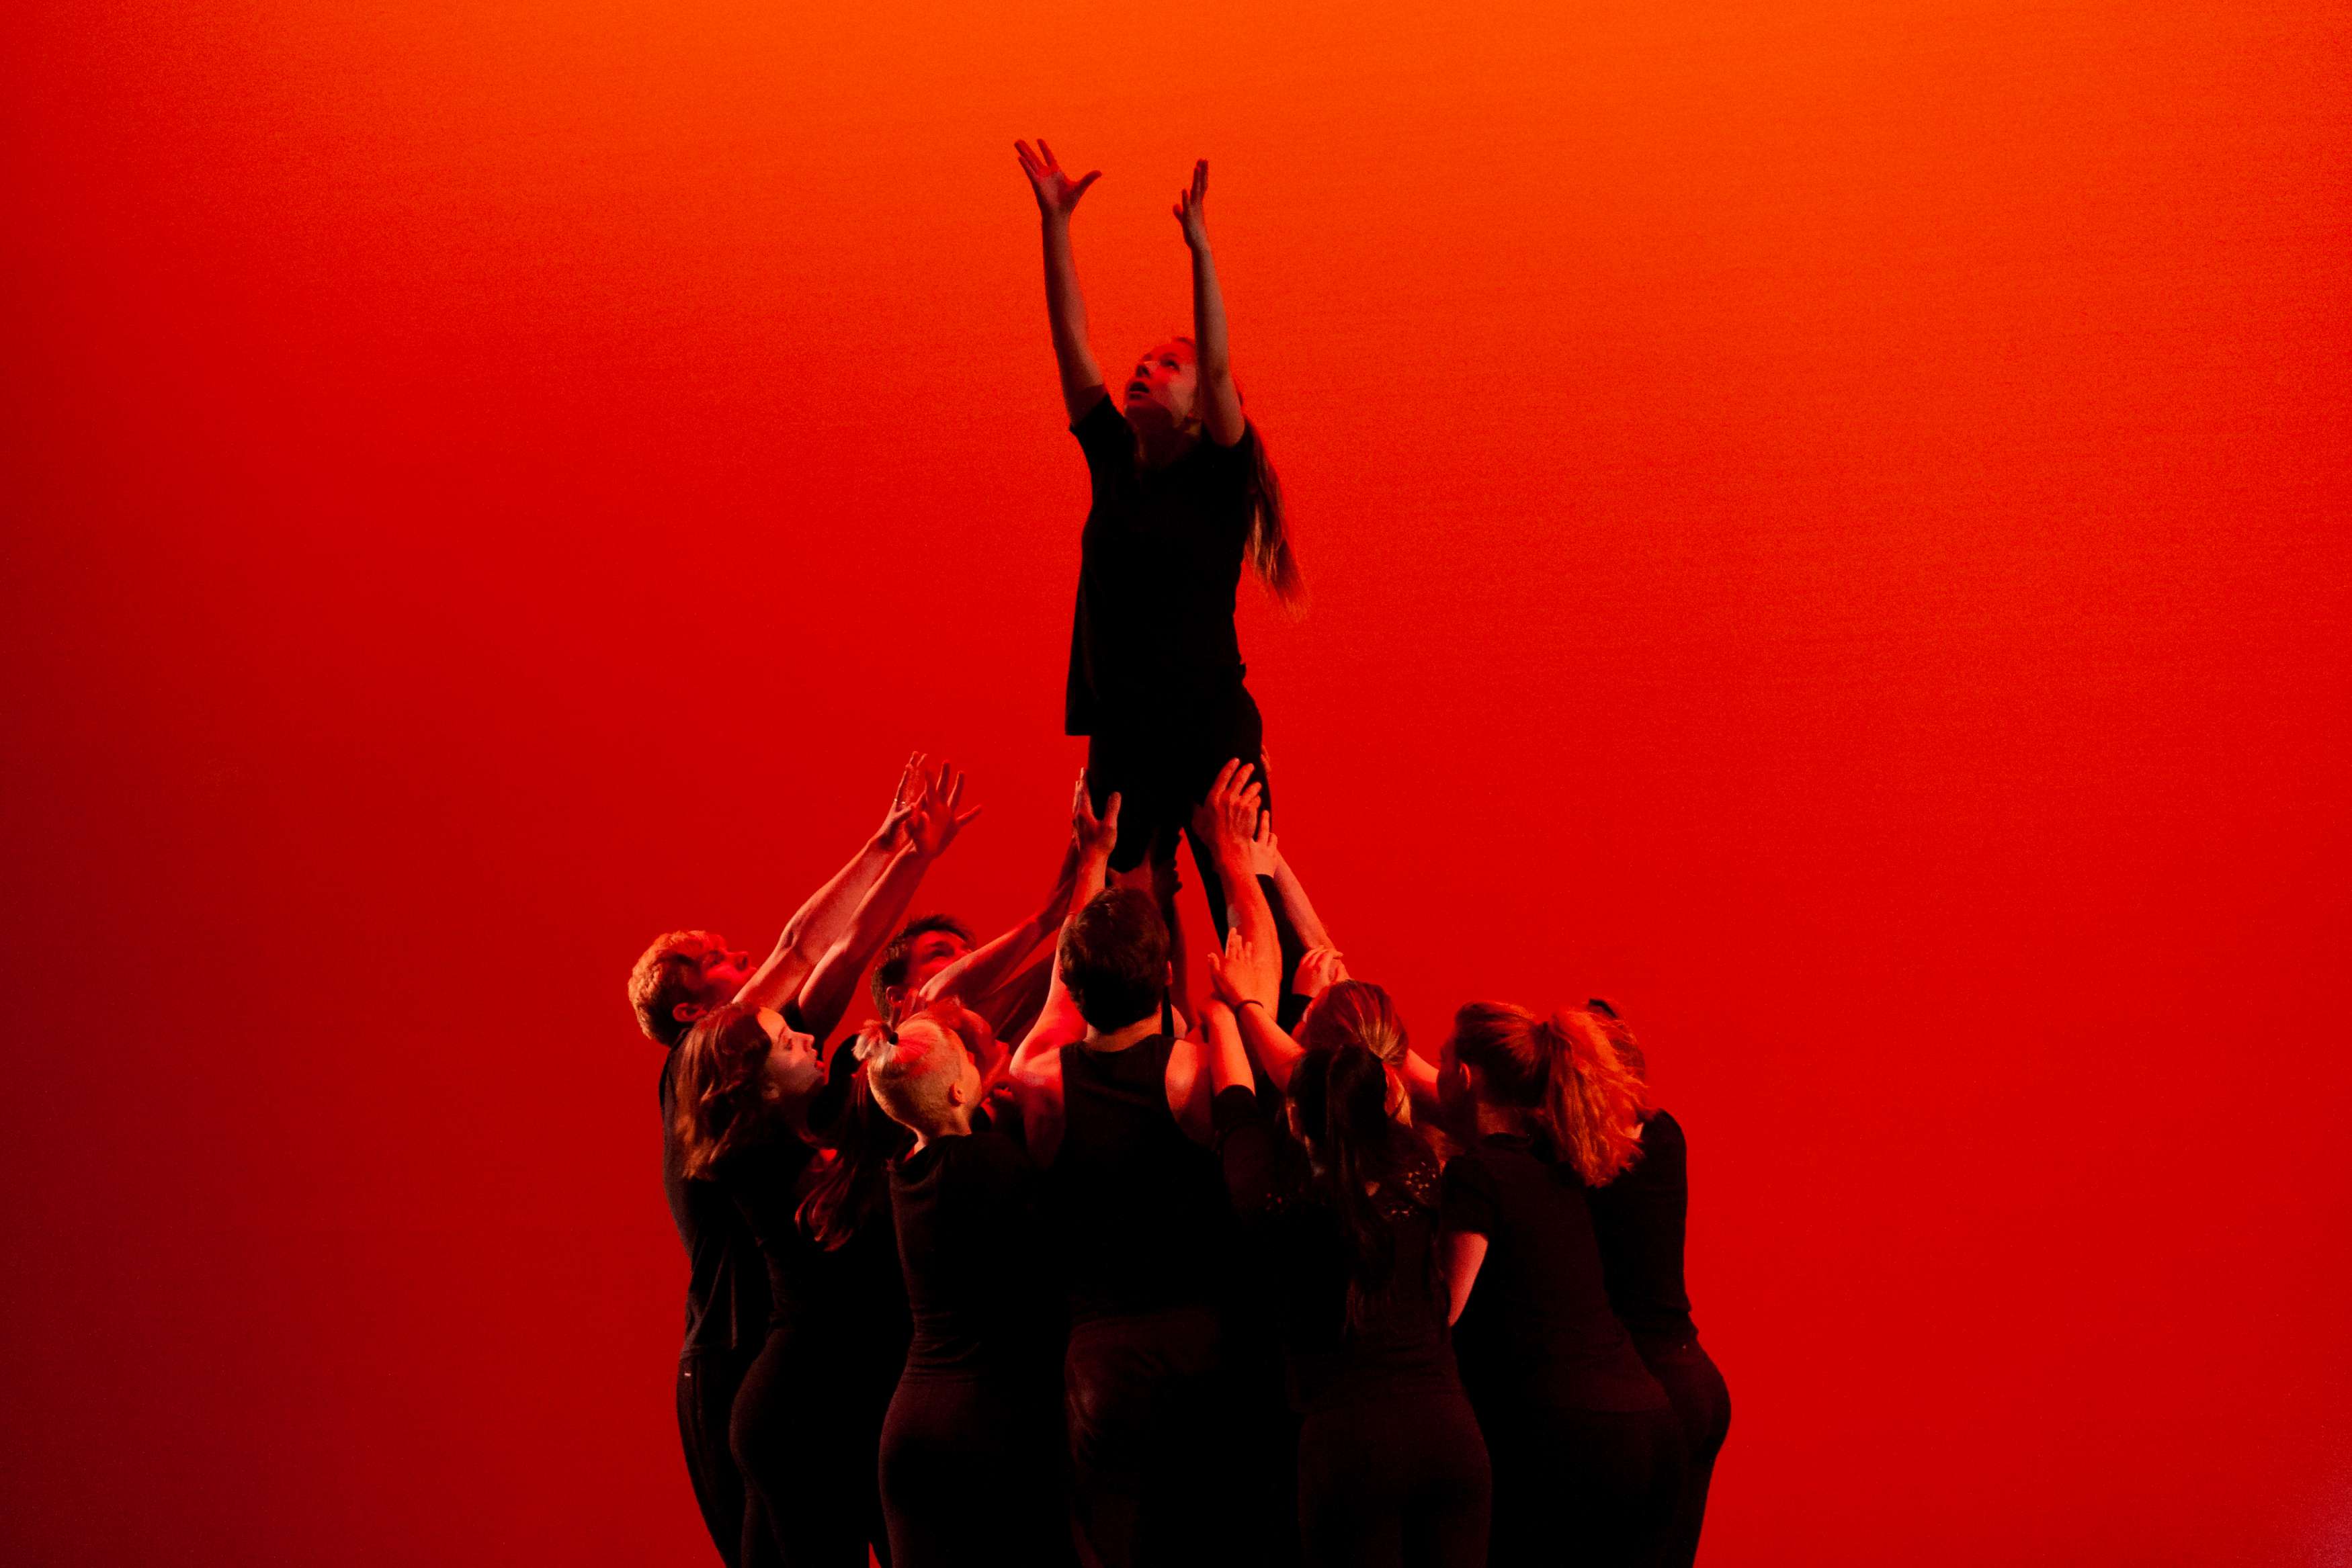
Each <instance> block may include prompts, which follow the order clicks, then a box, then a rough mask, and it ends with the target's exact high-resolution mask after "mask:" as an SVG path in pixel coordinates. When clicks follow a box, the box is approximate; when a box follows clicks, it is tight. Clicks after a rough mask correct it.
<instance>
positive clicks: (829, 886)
mask: <svg viewBox="0 0 2352 1568" xmlns="http://www.w3.org/2000/svg"><path fill="white" fill-rule="evenodd" d="M922 768H923V754H922V753H921V752H917V753H915V754H914V755H913V756H912V757H910V758H908V759H907V766H906V769H905V770H904V771H903V772H901V773H900V774H899V775H898V790H897V792H896V793H894V794H893V795H892V796H891V797H890V810H889V811H888V812H887V814H885V815H884V817H883V819H882V825H881V827H879V828H877V829H876V830H875V832H874V836H873V837H872V838H870V839H868V840H866V842H865V843H864V844H863V845H861V846H860V847H859V849H858V852H856V854H855V855H852V856H851V857H850V859H849V863H848V864H847V865H845V866H843V867H842V868H841V869H840V870H839V871H837V872H835V873H834V874H833V880H832V881H830V882H828V883H825V884H824V886H823V887H820V888H818V889H817V890H816V891H815V892H814V893H813V894H810V895H809V900H808V902H807V903H806V904H802V905H801V906H800V909H799V910H798V911H797V912H796V913H795V914H794V915H793V917H792V918H791V919H790V920H788V921H786V922H785V923H784V929H783V933H782V935H781V936H778V937H777V938H776V945H775V946H774V947H772V948H771V949H770V950H769V953H768V956H767V958H766V960H765V961H764V962H762V963H761V966H760V967H758V968H757V969H755V970H753V971H752V972H751V978H750V979H748V980H746V981H744V982H743V986H742V988H741V989H740V990H738V991H737V992H736V993H735V999H736V1000H737V1001H739V1002H744V1003H747V1004H749V1005H750V1006H752V1007H757V1008H779V1009H780V1008H782V1006H783V1005H784V1001H785V999H786V998H789V997H792V996H793V995H794V994H796V993H797V992H799V991H800V990H801V988H803V986H804V985H805V984H806V983H807V981H808V978H809V975H810V973H811V971H812V970H814V968H815V967H816V966H817V964H818V962H819V960H821V959H822V958H823V957H824V955H825V953H826V952H827V951H829V950H830V949H831V948H832V947H833V946H835V944H836V943H838V942H839V941H840V940H841V939H842V936H843V935H844V934H845V932H846V931H847V930H848V928H849V925H850V921H851V918H852V916H853V915H855V913H856V909H857V906H858V904H860V903H861V902H863V901H864V899H865V898H866V894H868V893H870V892H872V891H873V888H874V884H875V883H877V882H878V881H880V880H881V877H882V873H883V872H884V871H885V870H886V869H887V867H888V866H889V864H890V860H891V857H892V855H893V854H895V853H896V852H897V850H898V839H899V836H900V835H899V831H898V830H899V828H900V826H901V825H902V824H903V823H904V822H905V821H907V818H908V813H909V812H911V811H912V810H914V805H915V802H916V801H917V800H919V799H920V797H921V794H922V783H923V773H922Z"/></svg>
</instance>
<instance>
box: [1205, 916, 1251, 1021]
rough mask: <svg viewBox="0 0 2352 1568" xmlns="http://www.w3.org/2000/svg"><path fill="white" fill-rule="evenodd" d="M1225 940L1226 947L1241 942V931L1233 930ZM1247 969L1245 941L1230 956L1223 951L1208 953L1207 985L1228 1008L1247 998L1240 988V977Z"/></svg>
mask: <svg viewBox="0 0 2352 1568" xmlns="http://www.w3.org/2000/svg"><path fill="white" fill-rule="evenodd" d="M1225 942H1226V946H1228V947H1230V946H1233V945H1234V944H1235V943H1239V942H1242V936H1241V933H1240V932H1238V931H1236V932H1234V934H1233V935H1232V936H1228V937H1227V938H1225ZM1249 969H1250V954H1249V950H1248V945H1247V944H1246V943H1243V945H1242V951H1241V952H1239V953H1236V954H1234V956H1231V957H1230V958H1229V957H1227V956H1225V955H1224V954H1223V953H1212V954H1210V955H1209V987H1210V988H1211V989H1212V990H1213V991H1215V992H1216V993H1217V1000H1219V1001H1221V1002H1223V1003H1224V1004H1225V1006H1227V1007H1229V1008H1237V1007H1240V1006H1241V1005H1242V1003H1243V1002H1244V1001H1245V1000H1247V999H1248V998H1247V995H1246V993H1244V991H1243V989H1242V977H1243V976H1244V975H1246V974H1248V973H1249Z"/></svg>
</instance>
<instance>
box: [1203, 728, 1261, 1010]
mask: <svg viewBox="0 0 2352 1568" xmlns="http://www.w3.org/2000/svg"><path fill="white" fill-rule="evenodd" d="M1261 795H1262V791H1261V789H1260V788H1259V786H1258V785H1257V784H1256V783H1255V782H1254V781H1252V780H1251V779H1250V769H1249V768H1248V767H1247V766H1246V765H1245V764H1244V763H1242V762H1240V761H1233V762H1228V763H1226V764H1225V765H1224V767H1223V768H1221V769H1219V770H1218V773H1217V781H1216V782H1215V783H1213V784H1212V785H1210V786H1209V797H1208V799H1207V800H1204V801H1203V802H1202V804H1201V808H1200V810H1196V811H1195V812H1193V813H1192V831H1193V834H1194V835H1195V836H1196V837H1197V839H1198V840H1199V841H1200V842H1201V843H1202V844H1204V845H1206V846H1207V847H1208V850H1209V854H1210V858H1211V861H1212V863H1213V864H1214V865H1215V866H1216V868H1217V881H1218V883H1220V884H1221V885H1223V888H1224V890H1225V918H1226V919H1227V921H1228V922H1230V924H1231V928H1232V931H1233V934H1234V937H1235V938H1237V939H1238V943H1239V946H1240V948H1241V950H1242V951H1244V952H1245V953H1246V954H1247V956H1248V958H1249V968H1248V972H1247V973H1246V974H1244V975H1242V976H1240V977H1237V978H1239V980H1240V981H1241V983H1242V984H1243V986H1244V990H1243V993H1242V994H1243V995H1244V996H1245V997H1249V998H1255V999H1256V1000H1257V1001H1259V1002H1262V1003H1264V1004H1265V1005H1267V1006H1269V1007H1271V1006H1272V1005H1273V1004H1274V1000H1275V998H1276V995H1277V994H1278V993H1279V992H1280V991H1281V989H1282V942H1281V937H1280V936H1279V935H1278V934H1277V933H1276V930H1275V925H1274V911H1273V910H1272V909H1271V908H1269V907H1267V905H1266V902H1265V890H1264V889H1262V888H1260V887H1259V886H1258V884H1257V875H1256V873H1255V871H1254V870H1253V869H1252V868H1251V865H1250V840H1251V835H1252V834H1253V833H1254V832H1255V831H1256V827H1257V821H1258V816H1259V811H1258V801H1259V800H1260V798H1261ZM1230 963H1231V960H1230V959H1229V960H1228V966H1229V967H1230Z"/></svg>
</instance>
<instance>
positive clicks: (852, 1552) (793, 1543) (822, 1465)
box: [728, 1329, 896, 1568]
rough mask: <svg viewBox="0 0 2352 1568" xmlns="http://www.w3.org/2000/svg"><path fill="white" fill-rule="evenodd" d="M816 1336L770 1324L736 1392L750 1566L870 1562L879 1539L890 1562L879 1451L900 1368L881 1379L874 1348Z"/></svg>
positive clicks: (849, 1567) (860, 1566) (839, 1566)
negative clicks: (869, 1549) (854, 1350)
mask: <svg viewBox="0 0 2352 1568" xmlns="http://www.w3.org/2000/svg"><path fill="white" fill-rule="evenodd" d="M813 1337H814V1336H812V1335H809V1334H806V1333H799V1334H795V1333H792V1332H790V1331H788V1330H781V1329H780V1330H776V1331H773V1332H772V1333H769V1335H768V1341H767V1343H766V1344H765V1345H764V1346H762V1347H761V1351H760V1355H759V1359H758V1360H756V1361H754V1362H752V1364H751V1371H750V1373H748V1374H747V1375H745V1376H744V1379H743V1390H742V1392H741V1393H740V1394H739V1395H737V1396H735V1418H734V1422H733V1425H732V1426H731V1427H730V1430H729V1434H728V1435H729V1440H730V1446H731V1447H732V1448H733V1450H734V1454H735V1463H736V1466H737V1468H738V1469H740V1470H741V1471H742V1472H743V1480H744V1483H745V1494H746V1495H745V1499H744V1508H743V1550H742V1558H741V1568H866V1546H867V1545H868V1544H869V1543H871V1544H872V1546H873V1547H874V1549H875V1552H877V1555H878V1556H879V1557H880V1559H881V1561H882V1562H883V1563H885V1564H887V1563H889V1561H890V1538H889V1534H888V1531H887V1528H886V1527H885V1525H884V1522H883V1518H882V1495H881V1489H880V1487H879V1486H878V1485H877V1481H876V1459H875V1456H876V1453H877V1450H878V1449H879V1448H880V1447H881V1441H882V1417H883V1415H884V1413H885V1412H886V1411H887V1410H888V1408H889V1406H890V1386H891V1384H892V1383H893V1382H895V1381H896V1377H895V1373H896V1368H892V1369H891V1374H892V1375H891V1376H890V1377H888V1378H887V1379H883V1378H880V1377H879V1376H877V1371H876V1369H875V1367H874V1366H872V1365H870V1364H868V1363H869V1362H870V1360H871V1358H870V1357H865V1356H858V1355H851V1354H844V1352H843V1347H842V1346H841V1345H840V1344H839V1343H829V1344H828V1343H810V1341H811V1339H812V1338H813Z"/></svg>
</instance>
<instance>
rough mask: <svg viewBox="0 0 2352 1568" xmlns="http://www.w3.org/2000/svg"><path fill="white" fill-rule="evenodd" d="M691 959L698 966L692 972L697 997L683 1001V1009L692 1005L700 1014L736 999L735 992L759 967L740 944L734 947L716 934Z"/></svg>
mask: <svg viewBox="0 0 2352 1568" xmlns="http://www.w3.org/2000/svg"><path fill="white" fill-rule="evenodd" d="M689 958H690V962H691V963H692V964H693V965H694V967H693V969H692V970H691V971H690V972H691V974H692V977H693V980H694V989H695V991H696V993H697V994H696V999H695V1001H694V1002H693V1003H691V1004H688V1003H681V1004H680V1008H681V1009H684V1008H685V1007H688V1006H691V1007H692V1008H693V1009H694V1012H695V1014H696V1015H697V1016H699V1015H700V1014H701V1013H703V1012H705V1011H707V1010H709V1009H711V1008H715V1007H717V1006H719V1004H720V1003H721V1002H731V1001H733V1000H734V999H735V993H736V992H738V991H740V990H741V989H742V988H743V987H744V985H745V983H746V982H748V981H749V980H750V979H751V971H752V970H753V969H754V968H756V967H757V966H756V965H754V964H753V963H752V962H751V954H749V953H746V952H744V951H743V950H742V949H741V948H740V947H730V946H728V945H727V938H726V937H724V936H719V935H717V934H715V933H714V934H713V935H712V936H710V938H709V941H707V942H705V943H704V944H703V946H702V950H701V951H700V952H699V953H697V954H693V955H690V956H689ZM681 1016H683V1013H681ZM688 1021H689V1022H691V1021H692V1020H691V1019H688Z"/></svg>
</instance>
